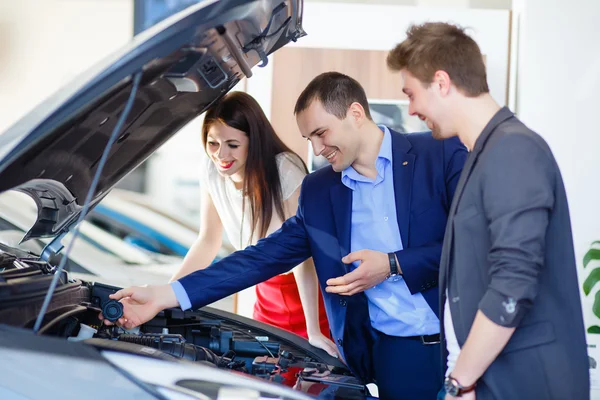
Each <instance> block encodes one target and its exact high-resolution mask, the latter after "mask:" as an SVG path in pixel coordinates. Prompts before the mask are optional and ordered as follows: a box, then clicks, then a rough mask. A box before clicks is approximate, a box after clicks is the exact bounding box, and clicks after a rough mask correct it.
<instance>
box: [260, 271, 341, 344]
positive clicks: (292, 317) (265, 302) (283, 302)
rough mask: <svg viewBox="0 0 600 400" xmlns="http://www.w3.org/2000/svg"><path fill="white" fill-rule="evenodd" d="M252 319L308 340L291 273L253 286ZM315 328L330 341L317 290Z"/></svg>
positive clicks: (321, 297) (296, 287) (321, 298)
mask: <svg viewBox="0 0 600 400" xmlns="http://www.w3.org/2000/svg"><path fill="white" fill-rule="evenodd" d="M254 319H255V320H257V321H261V322H265V323H267V324H270V325H274V326H276V327H278V328H281V329H285V330H286V331H290V332H293V333H295V334H296V335H300V336H302V337H304V338H306V339H308V334H307V332H306V321H305V319H304V311H303V309H302V302H301V301H300V294H299V293H298V285H296V279H295V278H294V274H293V273H289V274H283V275H277V276H275V277H273V278H271V279H269V280H267V281H265V282H262V283H259V284H258V285H256V303H255V304H254ZM319 325H320V326H321V332H322V333H323V335H325V336H327V337H328V338H331V335H330V334H329V321H328V320H327V314H326V313H325V305H324V304H323V296H322V295H321V291H320V290H319Z"/></svg>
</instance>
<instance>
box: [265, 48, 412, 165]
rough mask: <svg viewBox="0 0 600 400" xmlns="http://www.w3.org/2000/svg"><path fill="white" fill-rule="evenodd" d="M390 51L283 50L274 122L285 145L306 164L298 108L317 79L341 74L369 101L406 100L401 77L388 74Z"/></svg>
mask: <svg viewBox="0 0 600 400" xmlns="http://www.w3.org/2000/svg"><path fill="white" fill-rule="evenodd" d="M387 54H388V52H387V51H378V50H342V49H311V48H296V47H291V48H283V49H280V50H278V51H277V52H276V53H275V54H274V55H273V93H272V109H271V122H272V123H273V126H274V128H275V131H276V132H277V133H278V134H279V135H280V136H281V138H282V139H283V141H284V142H285V143H286V144H287V145H288V146H289V147H290V148H291V149H292V150H294V151H295V152H297V153H298V154H299V155H300V156H301V157H302V158H303V159H304V161H306V160H307V156H308V145H307V142H306V140H304V139H303V138H302V136H301V135H300V131H299V130H298V126H297V125H296V118H295V117H294V105H295V104H296V100H297V98H298V96H299V95H300V93H301V92H302V90H304V88H305V87H306V85H308V83H309V82H310V81H311V80H312V79H313V78H314V77H316V76H317V75H319V74H321V73H323V72H327V71H338V72H341V73H344V74H346V75H349V76H351V77H353V78H354V79H356V80H357V81H358V82H360V84H361V85H362V86H363V87H364V89H365V91H366V93H367V98H369V99H393V100H401V99H406V95H405V94H404V93H402V82H401V78H400V74H398V73H391V72H390V71H388V69H387V66H386V62H385V59H386V57H387Z"/></svg>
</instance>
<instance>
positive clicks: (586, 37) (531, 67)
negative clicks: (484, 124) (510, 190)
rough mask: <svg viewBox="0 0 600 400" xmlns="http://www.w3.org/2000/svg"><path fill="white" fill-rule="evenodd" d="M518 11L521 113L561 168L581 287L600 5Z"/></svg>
mask: <svg viewBox="0 0 600 400" xmlns="http://www.w3.org/2000/svg"><path fill="white" fill-rule="evenodd" d="M514 7H515V9H516V10H517V11H518V14H519V23H520V27H519V28H520V33H521V34H520V38H519V60H518V69H517V71H518V76H517V87H516V90H517V98H516V111H517V114H518V116H519V117H520V118H521V119H522V120H523V121H524V122H525V123H526V124H528V125H529V126H530V127H531V128H532V129H534V130H535V131H537V132H538V133H539V134H540V135H542V136H543V137H544V138H545V139H546V140H547V141H548V143H549V144H550V147H551V148H552V151H553V152H554V155H555V156H556V159H557V160H558V164H559V166H560V168H561V170H562V175H563V179H564V181H565V186H566V189H567V196H568V198H569V203H570V211H571V221H572V225H573V237H574V241H575V253H576V257H577V262H578V266H579V273H580V275H579V277H580V283H583V281H584V279H585V277H586V276H587V273H588V272H589V270H590V269H592V268H593V267H597V266H600V263H595V264H590V265H588V267H587V269H586V270H585V271H584V270H583V263H582V258H583V256H584V254H585V253H586V251H587V250H588V249H589V246H590V244H591V242H592V241H594V240H600V206H598V204H599V200H600V184H599V182H600V178H599V176H598V171H600V165H599V163H598V159H599V157H598V156H599V154H600V128H599V127H598V123H597V121H596V118H597V116H598V114H599V112H600V97H598V95H599V93H600V44H599V42H600V28H599V26H598V19H599V17H600V2H599V1H597V0H571V1H569V2H568V3H567V2H564V1H561V0H527V1H523V0H520V1H515V5H514ZM597 290H598V288H596V289H595V290H594V291H593V292H592V293H591V294H590V296H589V297H584V301H583V307H584V316H585V319H586V326H589V325H592V324H599V325H600V320H598V318H596V317H595V316H593V314H592V312H591V308H592V304H593V298H594V293H595V292H597ZM599 337H600V335H588V342H589V343H595V344H597V345H600V338H599ZM594 352H595V350H594ZM590 354H591V353H590ZM597 361H600V360H598V359H597ZM593 380H594V381H595V378H594V374H593ZM593 383H595V382H593ZM596 396H597V395H596ZM597 397H600V396H597Z"/></svg>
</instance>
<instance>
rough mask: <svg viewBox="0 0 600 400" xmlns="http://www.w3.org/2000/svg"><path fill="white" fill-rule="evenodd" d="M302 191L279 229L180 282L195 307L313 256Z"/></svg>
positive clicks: (263, 279)
mask: <svg viewBox="0 0 600 400" xmlns="http://www.w3.org/2000/svg"><path fill="white" fill-rule="evenodd" d="M303 185H304V184H303ZM302 192H303V190H301V193H300V198H299V201H298V204H299V205H298V211H297V212H296V215H295V216H293V217H291V218H289V219H288V220H287V221H285V222H284V223H283V225H282V226H281V228H280V229H279V230H277V231H275V232H273V233H272V234H271V235H269V236H267V237H266V238H264V239H261V240H259V241H258V242H257V243H256V245H254V246H248V247H246V248H245V249H243V250H240V251H236V252H235V253H232V254H230V255H229V256H227V257H225V258H223V259H222V260H220V261H218V262H216V263H213V264H212V265H211V266H209V267H208V268H206V269H202V270H199V271H195V272H193V273H191V274H189V275H187V276H185V277H183V278H181V279H180V280H179V281H178V282H180V283H181V285H182V286H183V288H184V289H185V291H186V293H187V295H188V297H189V299H190V302H191V305H192V308H198V307H202V306H205V305H207V304H210V303H212V302H214V301H217V300H219V299H222V298H224V297H226V296H229V295H231V294H233V293H236V292H239V291H240V290H242V289H245V288H247V287H250V286H252V285H256V284H257V283H260V282H263V281H265V280H267V279H269V278H272V277H273V276H275V275H278V274H281V273H284V272H287V271H289V270H290V269H292V268H294V267H295V266H296V265H298V264H300V263H301V262H303V261H305V260H306V259H307V258H309V257H310V256H311V252H310V245H309V241H308V236H307V233H306V229H305V227H304V215H303V203H304V202H303V196H302Z"/></svg>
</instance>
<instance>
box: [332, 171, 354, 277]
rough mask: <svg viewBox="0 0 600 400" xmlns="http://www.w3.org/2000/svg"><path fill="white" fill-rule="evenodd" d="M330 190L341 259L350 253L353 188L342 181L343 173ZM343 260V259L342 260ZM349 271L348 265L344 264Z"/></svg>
mask: <svg viewBox="0 0 600 400" xmlns="http://www.w3.org/2000/svg"><path fill="white" fill-rule="evenodd" d="M338 175H339V176H340V177H339V179H338V180H337V182H336V183H335V184H334V185H333V187H332V188H331V191H330V195H331V206H332V208H333V217H334V220H335V228H336V230H337V238H338V241H339V243H340V255H341V256H340V260H341V258H342V257H345V256H346V255H347V254H348V253H350V234H351V226H352V190H351V189H350V188H348V187H346V186H345V185H344V184H343V183H342V179H341V175H340V174H338ZM340 262H341V261H340ZM344 267H345V268H346V271H347V272H348V266H347V265H345V264H344Z"/></svg>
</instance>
